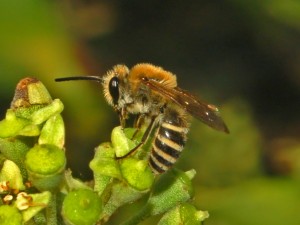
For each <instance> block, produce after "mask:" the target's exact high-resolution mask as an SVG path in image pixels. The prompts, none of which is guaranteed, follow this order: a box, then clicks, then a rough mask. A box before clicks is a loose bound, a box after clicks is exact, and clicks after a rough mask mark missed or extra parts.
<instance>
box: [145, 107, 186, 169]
mask: <svg viewBox="0 0 300 225" xmlns="http://www.w3.org/2000/svg"><path fill="white" fill-rule="evenodd" d="M187 131H188V128H187V123H186V121H185V119H184V118H183V117H182V116H180V115H179V113H178V112H176V111H172V112H171V113H169V114H167V115H164V117H163V119H162V121H161V123H160V125H159V128H158V131H157V133H156V135H155V139H154V141H153V143H152V150H151V154H150V159H149V164H150V166H151V168H152V171H153V172H154V173H156V174H160V173H164V172H166V171H167V170H168V169H170V167H172V165H173V164H174V163H175V162H176V161H177V159H178V158H179V156H180V153H181V151H182V149H183V147H184V144H185V141H186V134H187Z"/></svg>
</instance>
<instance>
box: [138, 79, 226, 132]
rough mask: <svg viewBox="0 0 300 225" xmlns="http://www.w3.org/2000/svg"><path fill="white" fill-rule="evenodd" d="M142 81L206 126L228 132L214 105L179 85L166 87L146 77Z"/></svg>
mask: <svg viewBox="0 0 300 225" xmlns="http://www.w3.org/2000/svg"><path fill="white" fill-rule="evenodd" d="M142 82H143V83H144V84H145V85H147V86H148V87H149V88H150V89H151V90H153V91H155V92H156V93H157V94H159V95H162V96H164V97H165V98H168V99H169V100H171V101H172V102H174V103H176V104H177V105H179V106H180V107H183V108H184V109H185V110H186V111H187V112H188V113H189V114H191V115H192V116H194V117H196V118H197V119H199V120H200V121H202V122H203V123H205V124H207V125H208V126H210V127H212V128H214V129H216V130H219V131H223V132H226V133H229V130H228V128H227V126H226V124H225V123H224V121H223V119H222V118H221V117H220V116H219V110H218V108H217V107H216V106H214V105H211V104H207V103H205V102H203V101H201V100H199V99H198V98H197V97H195V96H194V95H192V94H190V93H189V92H187V91H185V90H182V89H181V88H179V87H176V88H166V87H165V86H164V85H163V84H160V83H159V82H157V81H154V80H149V79H146V78H145V79H142Z"/></svg>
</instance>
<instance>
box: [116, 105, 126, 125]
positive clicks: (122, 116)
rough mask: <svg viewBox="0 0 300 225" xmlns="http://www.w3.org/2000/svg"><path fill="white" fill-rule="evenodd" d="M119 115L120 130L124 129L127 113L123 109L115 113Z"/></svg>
mask: <svg viewBox="0 0 300 225" xmlns="http://www.w3.org/2000/svg"><path fill="white" fill-rule="evenodd" d="M117 112H118V115H119V120H120V125H121V127H122V128H125V125H126V119H127V112H126V110H125V108H122V109H121V110H119V111H117Z"/></svg>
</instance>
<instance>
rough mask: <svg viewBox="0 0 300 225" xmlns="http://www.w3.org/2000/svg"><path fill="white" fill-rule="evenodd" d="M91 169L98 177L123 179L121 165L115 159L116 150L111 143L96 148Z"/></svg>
mask: <svg viewBox="0 0 300 225" xmlns="http://www.w3.org/2000/svg"><path fill="white" fill-rule="evenodd" d="M90 168H91V169H92V170H93V172H94V174H96V175H104V176H109V177H115V178H118V179H121V173H120V168H119V163H118V161H117V160H116V158H115V150H114V149H113V148H112V147H111V145H110V144H109V143H103V144H101V145H100V146H98V147H97V148H96V151H95V156H94V159H93V160H92V161H91V162H90Z"/></svg>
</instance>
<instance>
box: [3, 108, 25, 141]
mask: <svg viewBox="0 0 300 225" xmlns="http://www.w3.org/2000/svg"><path fill="white" fill-rule="evenodd" d="M28 125H30V120H27V119H23V118H19V117H16V115H15V113H14V111H13V110H11V109H9V110H7V112H6V117H5V119H4V120H2V121H0V137H2V138H7V137H14V136H17V135H18V134H19V133H20V131H21V130H23V129H24V128H25V127H26V126H28Z"/></svg>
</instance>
